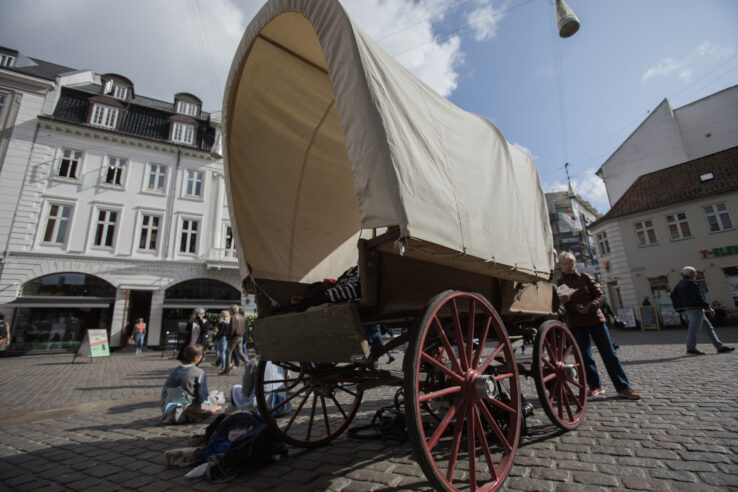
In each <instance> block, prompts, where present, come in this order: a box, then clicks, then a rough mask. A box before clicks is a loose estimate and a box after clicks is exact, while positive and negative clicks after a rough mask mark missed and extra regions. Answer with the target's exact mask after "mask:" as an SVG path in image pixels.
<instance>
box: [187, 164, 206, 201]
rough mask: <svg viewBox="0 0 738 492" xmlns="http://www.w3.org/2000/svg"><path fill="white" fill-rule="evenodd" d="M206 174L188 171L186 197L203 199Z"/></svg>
mask: <svg viewBox="0 0 738 492" xmlns="http://www.w3.org/2000/svg"><path fill="white" fill-rule="evenodd" d="M203 177H204V173H203V172H202V171H193V170H192V169H188V170H187V182H186V183H185V196H189V197H197V198H200V197H202V180H203Z"/></svg>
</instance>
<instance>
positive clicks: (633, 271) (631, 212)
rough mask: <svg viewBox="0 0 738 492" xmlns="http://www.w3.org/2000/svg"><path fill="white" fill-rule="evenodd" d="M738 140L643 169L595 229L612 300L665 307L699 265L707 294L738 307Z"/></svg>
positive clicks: (623, 304) (605, 283)
mask: <svg viewBox="0 0 738 492" xmlns="http://www.w3.org/2000/svg"><path fill="white" fill-rule="evenodd" d="M737 220H738V147H733V148H731V149H728V150H724V151H722V152H718V153H715V154H711V155H708V156H705V157H702V158H700V159H696V160H692V161H689V162H686V163H683V164H679V165H676V166H672V167H670V168H666V169H662V170H660V171H656V172H653V173H649V174H646V175H644V176H641V177H640V178H639V179H637V180H636V182H635V183H634V184H633V185H631V187H630V188H629V189H628V190H627V191H626V192H625V193H624V194H623V196H622V197H621V199H620V200H619V201H618V202H617V203H616V205H615V206H614V207H613V208H612V209H611V210H610V211H609V212H608V213H607V214H605V215H604V216H603V217H602V218H601V219H599V220H598V221H597V222H595V223H594V224H593V225H592V227H591V231H592V234H593V236H594V238H595V242H596V243H597V248H598V251H599V254H600V274H601V279H602V284H603V287H604V288H605V291H606V293H607V295H608V298H609V299H610V301H611V304H612V305H613V307H633V308H634V310H635V312H636V313H637V312H638V309H639V307H640V306H641V305H642V304H643V301H644V300H645V299H648V301H649V303H650V304H651V305H654V306H657V307H660V306H666V305H670V304H671V300H670V298H669V293H670V292H671V290H672V289H673V288H674V286H676V284H677V282H679V280H680V279H681V273H680V271H681V269H682V268H683V267H684V266H692V267H694V268H695V269H696V270H697V272H698V282H699V283H700V284H701V286H702V288H703V289H704V290H705V291H706V294H707V298H708V301H710V302H711V301H718V302H719V303H721V304H722V305H723V306H725V307H726V308H727V309H728V310H735V309H737V308H738V229H736V221H737Z"/></svg>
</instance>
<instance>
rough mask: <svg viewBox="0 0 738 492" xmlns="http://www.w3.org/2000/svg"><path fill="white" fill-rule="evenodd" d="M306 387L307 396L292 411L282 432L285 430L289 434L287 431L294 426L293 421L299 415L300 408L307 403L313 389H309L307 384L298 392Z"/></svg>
mask: <svg viewBox="0 0 738 492" xmlns="http://www.w3.org/2000/svg"><path fill="white" fill-rule="evenodd" d="M306 389H307V392H306V393H305V396H304V397H303V398H302V401H301V402H300V404H299V405H298V407H297V408H296V409H295V411H294V412H293V413H292V416H291V417H290V420H289V422H287V425H286V426H285V427H284V428H283V429H282V432H284V433H285V434H287V432H288V431H289V430H290V427H292V423H293V422H294V421H295V417H297V415H298V414H299V413H300V410H302V407H303V406H304V405H305V402H306V401H307V399H308V398H309V397H310V393H311V392H312V390H310V389H308V388H307V386H306V387H305V388H303V389H301V390H300V391H299V392H298V393H300V392H302V391H304V390H306ZM295 395H297V393H295Z"/></svg>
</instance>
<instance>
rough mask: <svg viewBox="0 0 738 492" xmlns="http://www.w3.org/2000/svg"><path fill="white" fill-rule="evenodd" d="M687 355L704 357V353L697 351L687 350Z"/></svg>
mask: <svg viewBox="0 0 738 492" xmlns="http://www.w3.org/2000/svg"><path fill="white" fill-rule="evenodd" d="M687 355H705V353H704V352H703V351H701V350H697V349H687Z"/></svg>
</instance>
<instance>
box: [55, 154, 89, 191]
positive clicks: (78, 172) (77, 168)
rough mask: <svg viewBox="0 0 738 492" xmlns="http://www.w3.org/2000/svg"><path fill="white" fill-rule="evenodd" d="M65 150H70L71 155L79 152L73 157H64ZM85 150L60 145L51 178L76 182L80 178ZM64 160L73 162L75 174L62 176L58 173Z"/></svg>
mask: <svg viewBox="0 0 738 492" xmlns="http://www.w3.org/2000/svg"><path fill="white" fill-rule="evenodd" d="M67 152H71V153H72V155H74V154H79V156H77V157H76V159H74V158H73V157H66V156H65V154H66V153H67ZM84 157H85V152H84V151H83V150H79V149H73V148H71V147H62V148H61V149H60V150H59V157H58V159H57V162H56V165H55V166H54V174H53V176H52V178H53V179H55V180H59V181H73V182H75V183H78V182H79V180H80V176H81V175H82V164H83V162H84ZM64 160H72V161H73V162H74V164H75V166H74V169H75V174H76V175H75V176H71V177H70V176H62V175H61V174H60V172H61V167H62V162H63V161H64Z"/></svg>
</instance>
